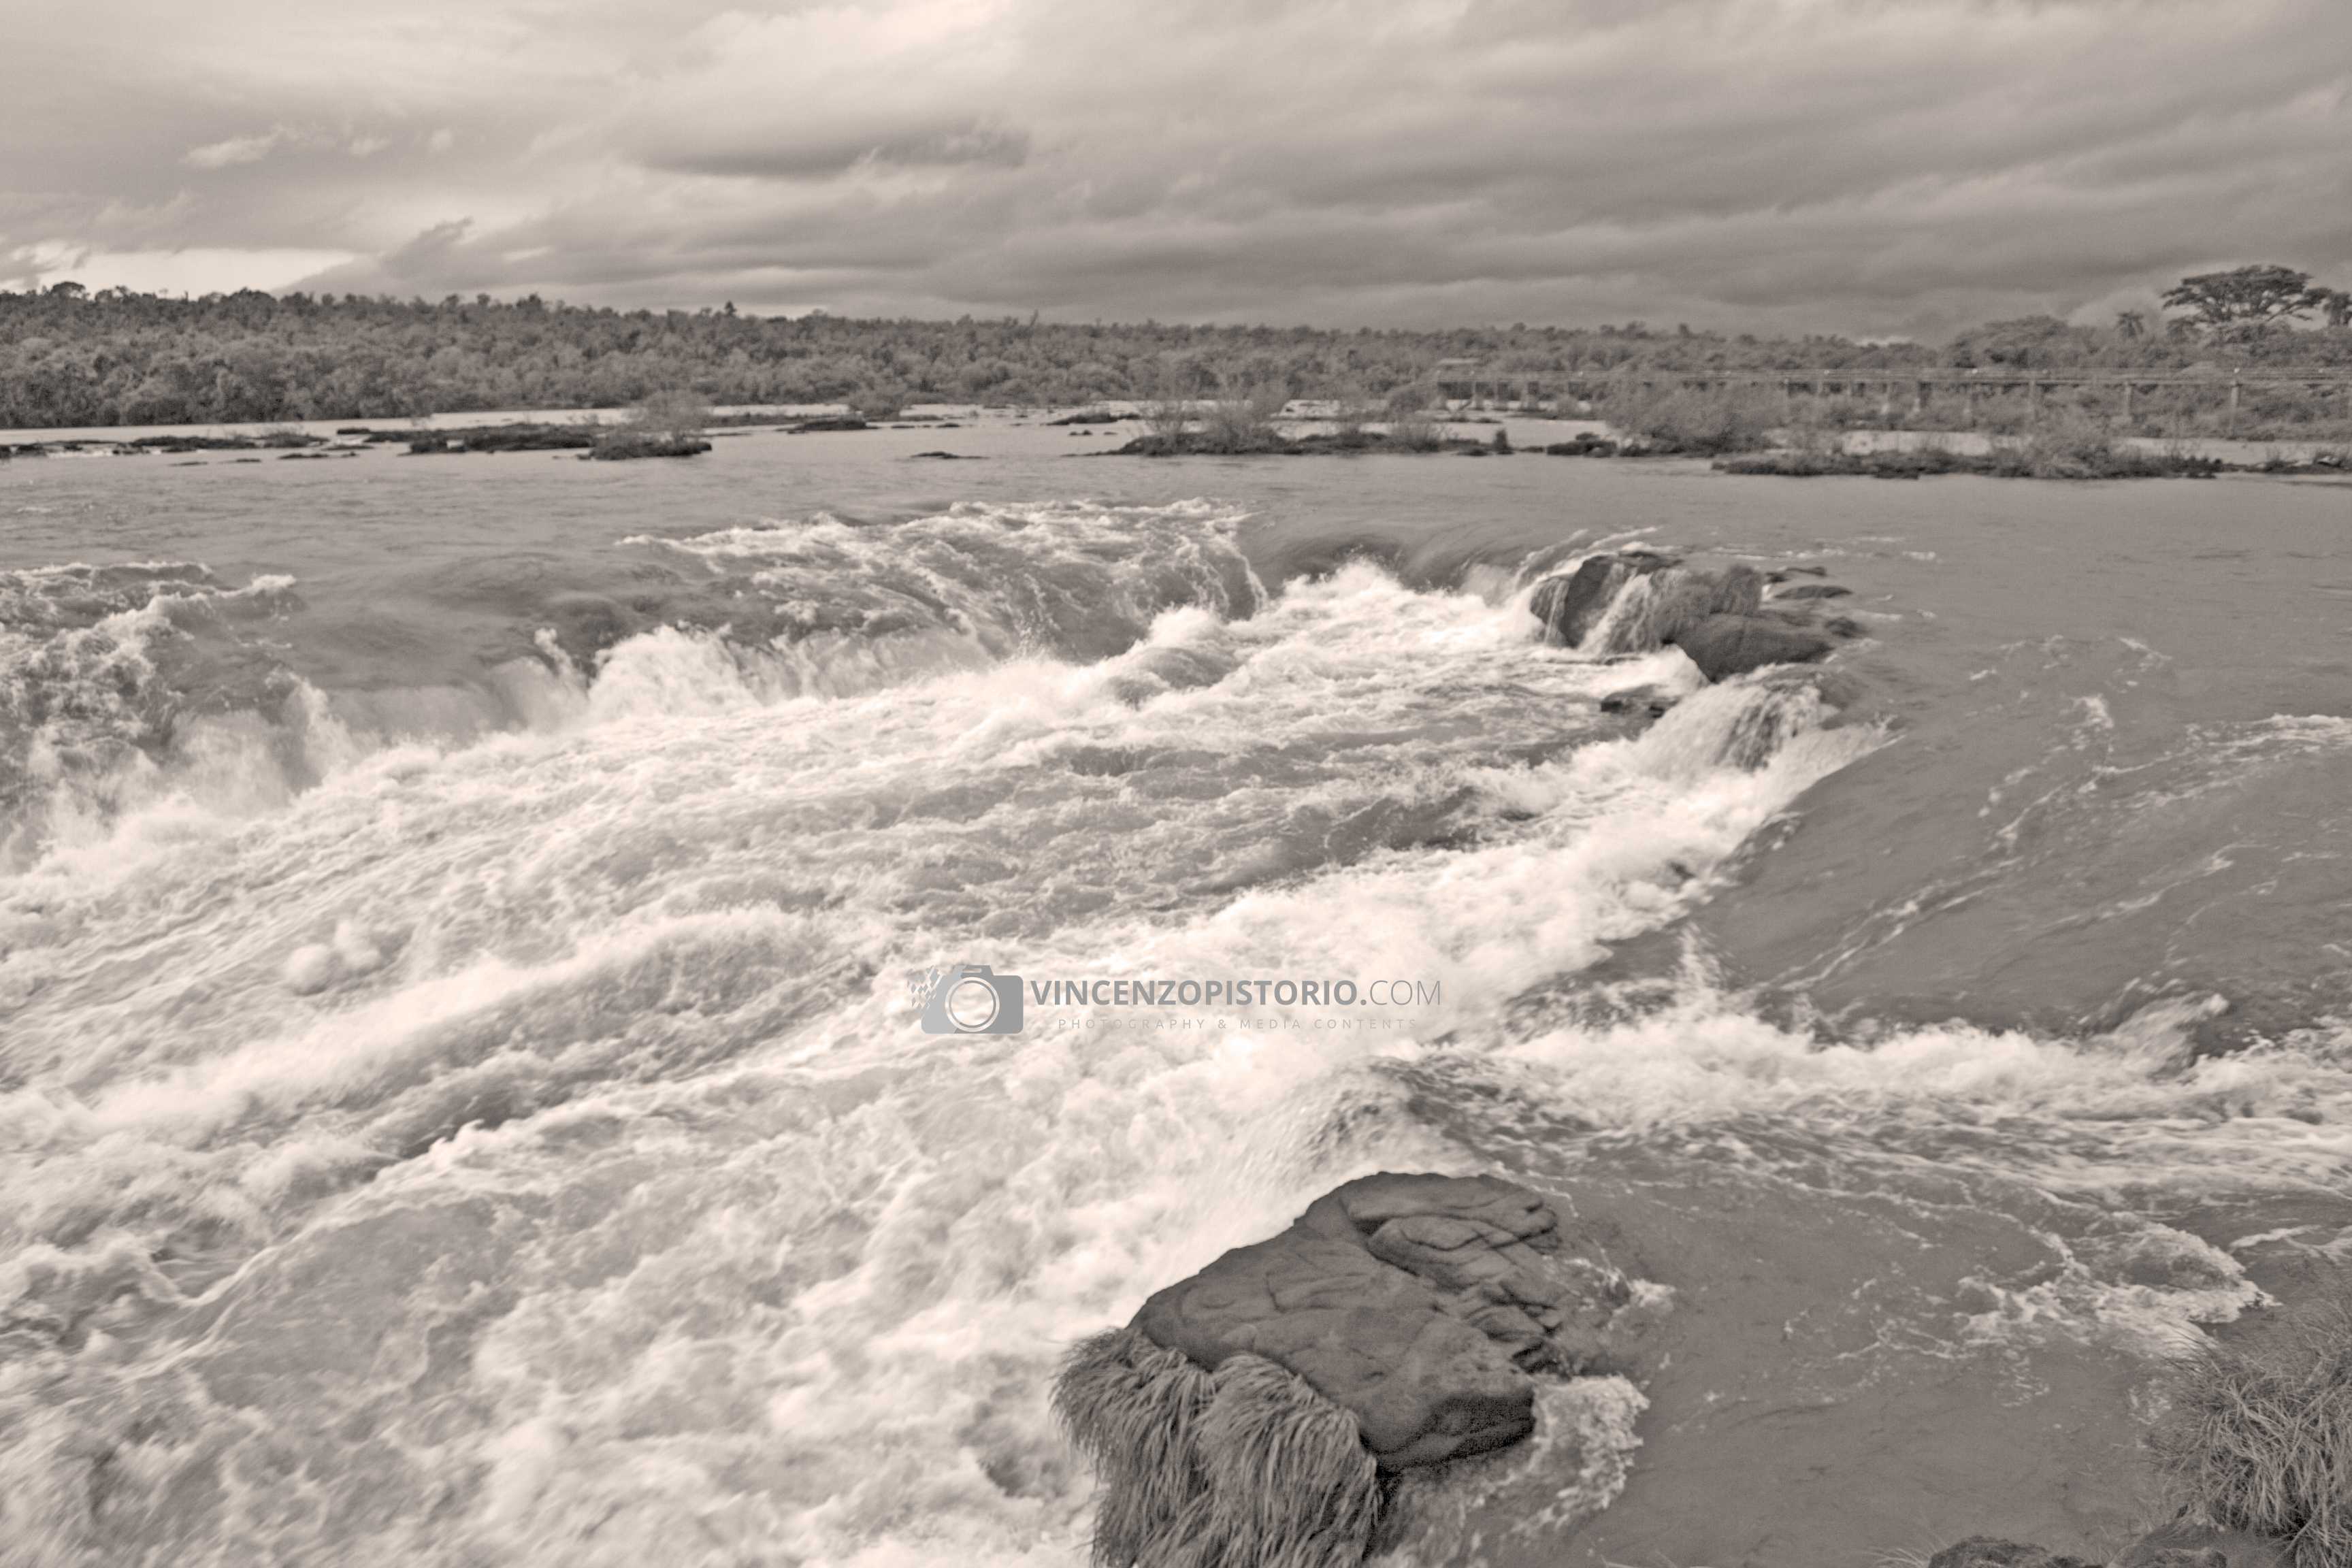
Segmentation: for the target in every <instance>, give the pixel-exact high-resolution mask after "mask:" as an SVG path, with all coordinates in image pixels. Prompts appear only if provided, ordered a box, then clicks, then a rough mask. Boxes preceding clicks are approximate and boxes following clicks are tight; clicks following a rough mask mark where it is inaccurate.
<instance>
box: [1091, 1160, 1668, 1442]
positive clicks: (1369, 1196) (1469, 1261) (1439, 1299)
mask: <svg viewBox="0 0 2352 1568" xmlns="http://www.w3.org/2000/svg"><path fill="white" fill-rule="evenodd" d="M1588 1251H1589V1249H1585V1248H1579V1247H1572V1246H1570V1240H1569V1238H1568V1237H1565V1236H1563V1234H1562V1232H1561V1230H1560V1226H1559V1219H1558V1216H1557V1215H1555V1214H1554V1213H1553V1212H1552V1210H1551V1208H1550V1206H1549V1205H1548V1204H1546V1203H1545V1201H1544V1200H1543V1199H1542V1198H1541V1197H1540V1196H1539V1195H1538V1194H1534V1193H1531V1192H1528V1191H1527V1190H1526V1189H1525V1188H1521V1187H1517V1186H1514V1185H1512V1184H1510V1183H1507V1182H1504V1181H1500V1180H1497V1179H1496V1178H1494V1177H1491V1176H1467V1177H1457V1176H1441V1175H1405V1174H1395V1173H1382V1174H1380V1175H1375V1176H1366V1177H1363V1178H1361V1179H1360V1180H1358V1181H1353V1182H1349V1183H1348V1184H1346V1185H1344V1186H1341V1187H1339V1188H1337V1189H1335V1190H1334V1191H1332V1192H1330V1193H1328V1194H1325V1195H1324V1196H1323V1197H1322V1198H1320V1199H1318V1200H1317V1201H1316V1203H1315V1204H1314V1205H1311V1206H1310V1207H1309V1208H1308V1209H1307V1212H1306V1213H1305V1214H1303V1215H1300V1216H1299V1217H1298V1219H1297V1220H1296V1221H1294V1222H1293V1223H1292V1225H1291V1226H1290V1227H1289V1228H1288V1229H1286V1230H1285V1231H1283V1232H1282V1233H1281V1234H1280V1235H1278V1236H1275V1237H1269V1238H1267V1239H1266V1240H1265V1241H1261V1242H1257V1243H1255V1244H1253V1245H1251V1246H1248V1247H1236V1248H1234V1250H1233V1251H1231V1252H1228V1253H1226V1254H1225V1255H1224V1256H1223V1257H1222V1258H1218V1259H1217V1260H1216V1261H1215V1262H1213V1263H1212V1264H1210V1265H1209V1266H1208V1267H1207V1268H1203V1269H1202V1270H1201V1271H1200V1272H1199V1273H1198V1274H1195V1275H1193V1276H1192V1278H1191V1279H1185V1280H1181V1281H1180V1282H1178V1283H1177V1284H1174V1285H1171V1286H1170V1287H1168V1289H1164V1290H1161V1291H1160V1292H1159V1293H1158V1294H1157V1295H1155V1296H1153V1297H1152V1298H1151V1299H1150V1300H1148V1301H1146V1302H1145V1303H1144V1305H1143V1309H1142V1310H1141V1311H1139V1313H1137V1314H1136V1317H1135V1321H1134V1323H1133V1324H1132V1327H1133V1328H1134V1329H1135V1330H1136V1331H1139V1332H1140V1333H1141V1334H1143V1335H1144V1336H1145V1337H1146V1338H1147V1339H1150V1341H1151V1342H1154V1343H1155V1344H1158V1345H1160V1346H1161V1347H1163V1348H1166V1349H1170V1350H1175V1351H1181V1352H1182V1353H1183V1354H1184V1355H1185V1356H1187V1357H1188V1358H1190V1359H1191V1360H1192V1361H1193V1362H1195V1363H1199V1364H1200V1365H1201V1366H1202V1367H1205V1368H1208V1369H1210V1370H1211V1371H1214V1370H1215V1369H1216V1368H1217V1367H1219V1366H1221V1365H1222V1364H1223V1363H1225V1362H1226V1361H1227V1360H1229V1359H1230V1358H1232V1357H1234V1356H1236V1355H1255V1356H1261V1357H1264V1358H1265V1360H1268V1361H1271V1362H1273V1363H1276V1364H1277V1365H1279V1366H1281V1367H1283V1368H1285V1369H1286V1370H1288V1371H1289V1372H1291V1373H1295V1374H1297V1376H1298V1377H1299V1378H1301V1379H1302V1380H1304V1381H1305V1382H1306V1383H1307V1384H1308V1385H1309V1386H1310V1387H1312V1388H1313V1389H1314V1390H1315V1391H1316V1392H1317V1393H1318V1394H1322V1395H1323V1396H1324V1397H1325V1398H1327V1399H1329V1400H1330V1401H1332V1402H1333V1403H1334V1404H1336V1405H1339V1406H1341V1407H1342V1408H1344V1409H1346V1410H1347V1411H1349V1413H1350V1414H1352V1415H1354V1416H1355V1418H1356V1421H1357V1425H1358V1427H1359V1429H1360V1432H1361V1434H1362V1436H1363V1440H1364V1445H1365V1447H1368V1448H1369V1449H1370V1451H1371V1453H1372V1455H1373V1456H1374V1458H1376V1459H1377V1460H1378V1461H1379V1464H1380V1466H1381V1468H1382V1469H1386V1470H1397V1469H1404V1468H1412V1467H1414V1466H1419V1465H1430V1464H1436V1463H1438V1462H1440V1461H1442V1460H1445V1459H1450V1458H1457V1457H1460V1456H1463V1455H1468V1454H1476V1453H1483V1452H1485V1451H1486V1450H1488V1449H1491V1448H1497V1447H1503V1446H1504V1445H1506V1444H1508V1443H1513V1442H1516V1441H1517V1440H1518V1439H1519V1438H1521V1437H1524V1436H1527V1435H1528V1432H1529V1431H1530V1430H1532V1428H1533V1426H1534V1419H1535V1417H1534V1399H1535V1385H1534V1382H1533V1379H1532V1377H1531V1376H1530V1374H1531V1373H1538V1372H1549V1373H1563V1374H1573V1373H1579V1372H1583V1371H1586V1370H1589V1369H1590V1368H1591V1366H1592V1365H1593V1364H1595V1363H1597V1362H1599V1361H1600V1360H1601V1358H1602V1356H1603V1353H1604V1348H1605V1347H1604V1345H1603V1342H1602V1336H1601V1331H1602V1328H1603V1326H1604V1325H1605V1324H1606V1323H1607V1322H1608V1321H1609V1319H1610V1317H1611V1315H1612V1313H1613V1312H1614V1310H1615V1309H1616V1308H1617V1307H1618V1306H1619V1305H1621V1304H1622V1302H1623V1300H1625V1288H1624V1285H1623V1283H1622V1279H1621V1278H1620V1277H1619V1276H1617V1275H1616V1274H1615V1273H1614V1271H1613V1270H1611V1269H1609V1268H1606V1267H1605V1266H1604V1265H1602V1264H1601V1263H1599V1262H1598V1261H1596V1260H1595V1259H1593V1258H1591V1257H1590V1256H1587V1253H1588Z"/></svg>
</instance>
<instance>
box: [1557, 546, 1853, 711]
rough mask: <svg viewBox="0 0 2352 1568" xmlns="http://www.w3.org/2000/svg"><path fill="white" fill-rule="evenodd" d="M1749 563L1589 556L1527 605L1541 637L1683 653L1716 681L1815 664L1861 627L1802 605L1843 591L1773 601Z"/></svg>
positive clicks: (1630, 554) (1810, 591)
mask: <svg viewBox="0 0 2352 1568" xmlns="http://www.w3.org/2000/svg"><path fill="white" fill-rule="evenodd" d="M1769 585H1770V584H1769V579H1767V578H1766V576H1765V575H1764V574H1763V573H1761V572H1759V571H1758V570H1757V569H1756V568H1755V567H1753V566H1748V565H1744V564H1742V565H1735V566H1731V567H1728V568H1727V569H1726V570H1724V571H1722V572H1702V571H1698V570H1696V569H1694V568H1692V567H1688V566H1685V565H1684V564H1683V563H1681V562H1680V561H1678V560H1676V559H1675V557H1673V556H1670V555H1660V554H1657V553H1654V552H1650V551H1643V550H1629V551H1622V552H1617V553H1615V554H1608V555H1593V556H1589V557H1587V558H1586V559H1585V560H1584V561H1583V562H1582V563H1580V564H1579V565H1578V566H1577V569H1576V570H1575V571H1574V572H1572V573H1566V574H1560V575H1558V576H1553V577H1547V578H1545V579H1544V580H1543V581H1542V582H1540V583H1538V584H1536V589H1535V594H1534V595H1533V597H1532V598H1531V599H1530V600H1529V602H1528V608H1529V609H1530V610H1532V611H1533V612H1534V614H1535V616H1536V619H1538V621H1541V622H1542V623H1543V628H1544V641H1546V642H1547V643H1549V644H1551V645H1552V646H1554V647H1584V648H1589V649H1591V651H1593V652H1597V653H1619V654H1622V653H1645V652H1648V651H1649V650H1651V649H1653V648H1659V647H1679V648H1681V649H1682V650H1683V652H1685V654H1687V655H1689V656H1690V659H1691V662H1692V663H1694V664H1696V665H1697V666H1698V668H1699V670H1700V672H1701V673H1703V674H1704V675H1706V678H1707V679H1709V680H1728V679H1731V678H1732V677H1733V676H1735V675H1743V674H1745V673H1747V672H1748V670H1751V669H1760V668H1763V667H1764V666H1766V665H1770V664H1811V663H1813V662H1815V661H1816V660H1819V659H1822V658H1826V657H1828V655H1829V654H1830V652H1831V651H1832V649H1834V648H1835V647H1837V645H1838V641H1839V640H1840V639H1841V638H1843V637H1853V636H1856V635H1858V634H1859V632H1860V631H1861V628H1860V627H1859V626H1855V625H1854V623H1853V622H1852V621H1850V620H1847V619H1845V618H1843V617H1842V616H1833V617H1831V618H1829V619H1827V620H1817V619H1816V618H1815V617H1814V616H1813V615H1812V613H1811V610H1810V609H1806V608H1800V607H1798V606H1799V605H1800V604H1811V603H1818V602H1819V601H1821V600H1822V599H1825V598H1831V597H1836V596H1838V595H1842V594H1843V592H1844V590H1843V589H1835V588H1831V587H1829V586H1827V585H1824V584H1813V585H1809V586H1806V587H1803V588H1799V589H1795V590H1792V591H1790V592H1788V593H1784V594H1780V595H1775V596H1774V597H1773V598H1772V600H1771V602H1770V603H1769V604H1767V602H1766V597H1765V591H1766V589H1767V587H1768V586H1769Z"/></svg>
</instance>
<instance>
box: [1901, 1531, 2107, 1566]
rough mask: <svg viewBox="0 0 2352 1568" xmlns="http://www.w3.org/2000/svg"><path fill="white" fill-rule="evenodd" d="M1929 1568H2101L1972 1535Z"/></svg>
mask: <svg viewBox="0 0 2352 1568" xmlns="http://www.w3.org/2000/svg"><path fill="white" fill-rule="evenodd" d="M1927 1568H2099V1565H2098V1564H2097V1563H2090V1562H2086V1561H2085V1560H2084V1559H2083V1558H2080V1557H2060V1556H2056V1555H2054V1554H2053V1553H2051V1552H2045V1551H2043V1550H2042V1548H2041V1547H2039V1546H2029V1545H2027V1544H2026V1543H2025V1542H2021V1541H2000V1540H1996V1539H1994V1538H1993V1537H1992V1536H1990V1535H1972V1536H1970V1537H1969V1538H1968V1539H1967V1540H1966V1541H1961V1542H1954V1543H1953V1544H1952V1545H1949V1546H1947V1547H1945V1548H1944V1549H1943V1550H1942V1551H1941V1552H1937V1553H1936V1555H1934V1556H1933V1557H1930V1558H1929V1559H1927Z"/></svg>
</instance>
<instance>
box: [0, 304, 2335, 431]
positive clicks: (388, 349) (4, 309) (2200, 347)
mask: <svg viewBox="0 0 2352 1568" xmlns="http://www.w3.org/2000/svg"><path fill="white" fill-rule="evenodd" d="M2166 303H2167V305H2168V307H2169V308H2170V309H2172V310H2177V311H2179V314H2177V315H2171V316H2168V317H2164V318H2160V319H2158V320H2156V321H2151V320H2150V319H2148V318H2147V316H2145V315H2144V314H2142V313H2139V312H2132V311H2126V312H2125V313H2124V314H2123V315H2122V316H2120V317H2118V318H2117V320H2116V321H2115V322H2114V323H2113V324H2111V325H2106V326H2082V325H2073V324H2069V323H2067V322H2065V321H2060V320H2059V319H2057V318H2055V317H2051V316H2032V317H2025V318H2022V319H2020V320H2015V321H1994V322H1990V323H1989V324H1987V325H1984V326H1980V327H1975V328H1971V329H1969V331H1963V332H1961V333H1959V334H1958V335H1957V336H1955V337H1954V338H1953V339H1951V340H1950V341H1949V342H1946V343H1942V344H1928V343H1919V342H1863V341H1857V340H1853V339H1849V338H1843V337H1835V336H1808V337H1802V338H1790V337H1759V336H1758V335H1755V334H1752V333H1738V334H1725V333H1720V332H1710V331H1693V330H1691V329H1690V328H1688V327H1686V326H1685V327H1675V328H1671V329H1665V328H1654V327H1652V326H1650V325H1648V324H1646V323H1643V322H1640V321H1632V322H1626V323H1622V324H1612V325H1604V326H1599V327H1591V328H1563V327H1547V326H1525V325H1517V326H1510V327H1480V328H1462V329H1458V330H1451V331H1399V330H1371V329H1361V330H1356V331H1326V330H1318V329H1312V328H1305V327H1291V328H1274V327H1206V326H1186V325H1181V324H1163V323H1160V322H1157V321H1143V322H1129V323H1120V324H1102V323H1096V324H1092V325H1074V324H1068V323H1057V322H1041V321H1038V320H1036V319H1035V318H1034V317H1032V318H1030V319H1028V320H1022V319H1018V318H1006V319H998V320H978V319H974V318H970V317H967V318H964V319H962V320H960V321H883V320H857V319H852V318H845V317H835V316H830V315H826V314H824V313H822V312H813V313H811V314H807V315H803V316H797V317H789V318H788V317H757V316H751V315H745V314H741V313H739V312H738V311H737V310H736V309H735V308H734V307H733V306H732V305H729V306H726V307H725V308H723V309H719V310H695V311H687V310H665V311H652V310H630V311H622V310H611V309H606V308H601V307H589V306H574V305H565V304H560V303H550V302H548V301H546V300H541V299H540V298H539V297H538V296H536V295H533V296H530V297H528V298H525V299H521V300H493V299H491V298H490V297H489V296H488V295H477V296H476V297H475V298H473V299H472V300H462V299H459V298H457V296H455V295H452V296H450V297H449V298H447V299H445V300H440V301H438V302H432V301H427V300H392V299H384V298H373V297H363V296H360V295H346V296H343V297H341V298H338V297H336V296H334V295H331V294H321V295H311V294H306V293H299V292H298V293H289V294H286V295H282V296H280V295H272V294H268V293H264V292H261V291H259V290H257V289H245V290H241V291H239V292H237V293H235V294H226V295H223V294H212V295H206V296H205V297H203V298H201V299H184V298H172V297H167V296H163V295H155V294H142V293H134V292H131V291H128V290H125V289H105V290H102V291H99V292H91V291H89V290H88V289H83V288H82V287H81V286H80V285H79V284H76V283H70V282H61V283H57V284H53V285H51V286H50V287H48V288H47V289H37V290H29V291H25V292H9V291H5V290H0V426H5V427H13V428H59V427H67V426H105V425H175V424H211V423H235V422H249V421H258V422H270V421H281V420H293V419H382V418H396V417H403V416H421V415H427V414H438V413H457V412H466V411H475V410H487V409H528V408H548V409H555V408H586V407H614V406H620V405H629V404H634V403H638V402H641V401H643V400H644V399H646V397H648V396H651V395H656V394H660V393H663V392H667V391H688V392H691V393H693V394H695V395H699V396H700V397H702V398H705V399H707V400H709V402H711V403H714V404H805V403H845V404H848V405H851V406H852V407H854V408H857V409H860V410H864V411H867V412H871V413H876V414H887V413H889V412H891V411H894V410H896V409H898V408H899V407H901V406H903V405H906V404H908V403H910V402H943V403H979V404H992V405H1065V406H1067V405H1080V404H1086V403H1089V402H1094V401H1098V400H1103V399H1117V398H1177V397H1205V396H1234V395H1242V394H1263V393H1265V392H1267V391H1272V392H1275V393H1277V394H1279V395H1285V396H1293V397H1327V398H1339V399H1342V400H1350V401H1355V402H1359V403H1363V404H1367V405H1388V406H1391V407H1405V406H1415V405H1425V404H1426V403H1428V402H1430V401H1432V400H1433V399H1434V398H1435V396H1436V395H1438V392H1439V388H1440V385H1441V384H1444V383H1445V382H1446V380H1447V378H1448V377H1449V376H1453V377H1454V378H1456V379H1457V380H1458V379H1460V378H1462V377H1465V376H1466V374H1468V372H1467V371H1466V370H1465V368H1464V367H1465V366H1475V367H1476V369H1477V371H1478V374H1481V375H1482V376H1484V377H1486V379H1487V380H1489V381H1490V382H1494V381H1499V382H1501V383H1503V384H1506V385H1507V384H1511V383H1514V382H1526V383H1531V384H1536V385H1538V386H1541V385H1546V384H1549V385H1554V386H1556V385H1558V384H1561V383H1563V382H1566V381H1570V380H1574V381H1585V382H1590V381H1592V380H1595V379H1600V378H1605V377H1608V376H1611V375H1620V374H1625V375H1630V374H1639V373H1641V372H1644V371H1648V372H1655V373H1661V374H1671V373H1690V372H1696V371H1705V370H1708V369H1723V370H1759V369H1767V370H1769V369H1774V368H1781V367H1787V368H1805V369H1816V368H1818V369H1827V370H1836V369H1853V370H1863V369H1869V370H1880V369H1888V370H1899V369H1904V368H1909V367H1915V366H1916V367H1921V368H1926V367H1932V366H1959V367H1967V366H1987V367H1993V366H2010V367H2017V368H2044V367H2046V368H2099V367H2112V368H2116V369H2147V370H2168V369H2182V368H2189V367H2191V366H2194V365H2197V364H2200V363H2210V364H2232V365H2235V364H2266V363H2292V364H2296V365H2329V366H2340V367H2347V368H2352V297H2347V296H2346V295H2344V294H2342V293H2340V292H2336V291H2334V290H2329V289H2324V288H2317V287H2315V286H2314V285H2313V284H2312V282H2311V280H2310V279H2309V277H2308V275H2306V274H2304V273H2301V272H2297V271H2295V270H2294V269H2293V268H2282V267H2273V266H2263V267H2248V268H2236V269H2234V270H2231V271H2228V272H2219V273H2210V274H2202V275H2200V276H2199V277H2196V278H2190V279H2183V280H2182V282H2181V283H2180V285H2179V286H2178V287H2177V288H2176V289H2173V290H2172V291H2171V292H2170V293H2168V295H2167V296H2166ZM1449 362H1451V363H1449Z"/></svg>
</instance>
